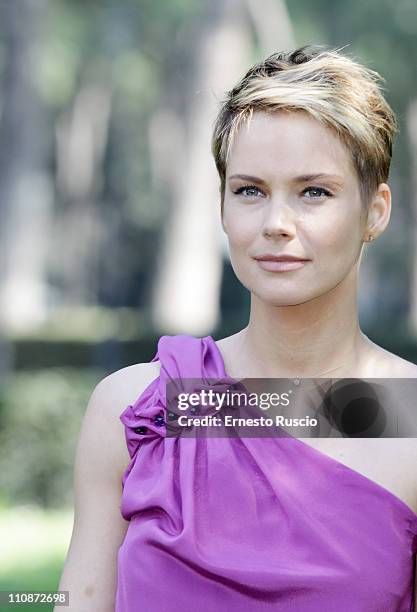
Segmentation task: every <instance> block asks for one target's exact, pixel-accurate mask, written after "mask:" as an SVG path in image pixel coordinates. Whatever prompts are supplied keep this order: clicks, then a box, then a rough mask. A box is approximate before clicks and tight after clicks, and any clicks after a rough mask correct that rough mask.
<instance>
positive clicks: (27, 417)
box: [0, 368, 102, 508]
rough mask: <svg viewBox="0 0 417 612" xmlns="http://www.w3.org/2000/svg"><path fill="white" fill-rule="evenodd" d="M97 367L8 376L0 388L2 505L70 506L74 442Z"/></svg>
mask: <svg viewBox="0 0 417 612" xmlns="http://www.w3.org/2000/svg"><path fill="white" fill-rule="evenodd" d="M100 378H102V373H101V372H98V371H78V370H72V369H59V368H55V369H49V370H40V371H35V372H19V373H16V374H13V375H10V376H9V378H8V379H7V380H5V381H4V382H3V383H2V386H1V389H0V465H1V466H2V469H1V471H0V491H1V496H2V503H3V504H10V505H11V504H20V503H28V502H29V503H33V502H35V503H38V504H40V505H41V506H44V507H55V508H59V507H63V506H68V505H72V499H73V498H72V496H73V482H72V481H73V463H74V454H75V447H76V442H77V439H78V433H79V429H80V425H81V420H82V417H83V415H84V412H85V409H86V406H87V403H88V399H89V396H90V394H91V393H92V390H93V388H94V386H95V385H96V384H97V382H98V381H99V380H100Z"/></svg>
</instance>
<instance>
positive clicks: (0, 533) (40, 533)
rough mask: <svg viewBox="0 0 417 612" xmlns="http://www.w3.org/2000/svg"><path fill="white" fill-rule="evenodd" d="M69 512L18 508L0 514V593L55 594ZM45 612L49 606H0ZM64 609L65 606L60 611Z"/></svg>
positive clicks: (0, 607) (68, 532)
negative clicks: (53, 592)
mask: <svg viewBox="0 0 417 612" xmlns="http://www.w3.org/2000/svg"><path fill="white" fill-rule="evenodd" d="M72 519H73V515H72V511H71V510H68V511H51V510H49V511H46V510H42V509H41V508H37V507H34V506H22V507H15V508H10V509H2V510H1V511H0V591H31V592H40V591H56V590H57V589H58V584H59V579H60V575H61V572H62V567H63V564H64V560H65V556H66V553H67V549H68V545H69V541H70V538H71V531H72ZM29 609H31V610H36V612H47V611H48V612H49V611H52V610H53V604H36V605H35V604H1V603H0V610H1V612H6V611H7V612H9V611H12V610H29ZM62 609H63V610H65V607H63V608H62Z"/></svg>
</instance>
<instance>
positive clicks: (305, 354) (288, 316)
mask: <svg viewBox="0 0 417 612" xmlns="http://www.w3.org/2000/svg"><path fill="white" fill-rule="evenodd" d="M356 284H357V283H356V277H355V276H354V275H353V274H352V277H351V278H350V277H349V275H348V276H347V277H346V278H345V279H344V280H343V281H342V282H341V283H339V284H338V285H337V286H336V287H335V288H333V289H332V290H330V291H328V292H327V293H325V294H323V295H320V296H319V297H317V298H314V299H312V300H309V301H308V302H305V303H303V304H297V305H295V306H273V305H270V304H267V303H265V302H264V301H261V300H260V299H259V298H258V297H257V296H256V295H254V294H252V296H251V314H250V320H249V323H248V326H247V327H246V328H245V329H243V330H242V331H241V332H240V334H239V339H238V343H239V346H238V347H237V348H238V351H239V355H241V359H240V366H239V367H240V368H241V369H242V371H244V372H249V373H250V374H248V375H247V376H248V377H249V376H250V377H253V378H257V377H266V378H278V377H283V378H302V377H304V378H314V377H315V376H317V377H319V376H320V375H321V374H322V375H323V376H324V373H325V372H328V371H329V370H330V372H329V373H328V377H329V378H332V377H334V378H342V377H344V376H350V375H352V374H350V372H351V371H352V369H353V368H355V369H357V367H358V364H359V361H360V357H361V355H362V354H363V353H364V351H365V350H366V348H368V347H369V344H370V341H369V339H368V338H367V337H366V336H365V335H364V334H363V333H362V331H361V329H360V326H359V321H358V314H357V295H356Z"/></svg>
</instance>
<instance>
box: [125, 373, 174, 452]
mask: <svg viewBox="0 0 417 612" xmlns="http://www.w3.org/2000/svg"><path fill="white" fill-rule="evenodd" d="M165 413H166V409H165V403H164V399H163V398H162V397H161V393H160V385H159V379H158V378H156V379H155V380H153V381H152V382H151V384H150V385H149V386H148V387H147V388H146V389H145V391H144V392H143V393H142V395H141V396H140V397H139V398H138V399H137V400H136V402H135V403H134V404H129V406H127V407H126V408H125V410H124V411H123V412H122V414H121V415H120V417H119V418H120V420H121V422H122V423H123V425H124V426H125V436H126V443H127V448H128V451H129V455H130V457H131V459H133V458H134V456H135V455H136V453H137V451H138V448H139V445H140V443H141V442H142V441H143V440H145V439H150V438H159V437H165V436H166V427H165V419H166V417H165Z"/></svg>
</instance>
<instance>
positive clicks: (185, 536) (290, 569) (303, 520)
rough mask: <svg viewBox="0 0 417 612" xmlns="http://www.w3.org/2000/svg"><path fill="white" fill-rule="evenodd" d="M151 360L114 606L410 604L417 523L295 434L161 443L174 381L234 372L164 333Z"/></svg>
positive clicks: (315, 611) (135, 419)
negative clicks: (156, 368)
mask: <svg viewBox="0 0 417 612" xmlns="http://www.w3.org/2000/svg"><path fill="white" fill-rule="evenodd" d="M157 360H159V362H160V375H159V377H158V378H156V379H155V380H154V381H152V383H151V384H150V385H149V386H148V387H147V388H146V389H145V390H144V392H143V393H142V394H141V396H140V397H139V398H138V399H137V400H136V402H135V403H134V404H132V405H129V406H127V407H126V409H125V410H124V411H123V413H122V414H121V416H120V420H121V421H122V423H123V424H124V427H125V435H126V442H127V446H128V450H129V454H130V457H131V462H130V464H129V465H128V467H127V468H126V471H125V472H124V474H123V478H122V487H123V492H122V499H121V507H120V509H121V514H122V516H123V517H124V518H125V519H126V520H128V521H130V523H129V526H128V529H127V532H126V536H125V538H124V541H123V543H122V545H121V546H120V548H119V550H118V559H117V592H116V607H115V610H116V612H194V611H195V610H196V609H198V610H199V612H218V611H219V610H224V611H227V612H261V611H272V610H274V611H275V610H277V611H278V610H279V611H283V612H284V611H285V612H289V611H293V612H326V611H329V612H410V610H413V603H412V599H413V572H414V554H415V552H416V550H417V515H416V514H415V513H414V512H413V511H412V510H411V508H410V507H409V506H408V505H407V504H405V502H403V501H402V500H400V498H398V497H397V496H395V495H394V494H393V493H390V492H389V491H388V490H387V489H385V488H384V487H382V486H381V485H379V484H377V483H376V482H374V481H372V480H370V479H368V478H367V477H365V476H363V475H361V474H360V473H359V472H356V471H355V470H353V469H351V468H349V467H347V466H345V465H343V464H342V463H340V462H338V461H336V460H335V459H332V458H331V457H329V456H327V455H325V454H324V453H322V452H321V451H318V450H316V449H314V448H312V447H311V446H309V445H308V444H306V443H304V442H302V441H301V440H299V439H297V438H294V437H291V436H290V437H282V438H280V437H277V438H224V437H223V438H213V437H212V438H181V437H180V438H169V437H166V429H165V426H164V425H161V416H163V417H164V418H166V416H167V415H166V405H165V401H166V395H165V393H166V388H165V385H166V383H167V382H168V381H169V380H170V379H171V378H181V377H183V378H204V377H208V378H216V377H219V378H220V377H225V376H227V373H226V372H225V366H224V362H223V359H222V356H221V353H220V351H219V349H218V347H217V345H216V343H215V341H214V339H213V338H212V337H211V336H206V337H204V338H194V337H192V336H189V335H185V334H180V335H176V336H162V337H161V338H160V339H159V341H158V348H157V352H156V355H155V357H154V358H153V359H152V361H157ZM141 427H146V428H147V429H146V433H139V432H138V431H137V429H138V428H141ZM135 430H136V431H135ZM139 431H141V432H143V431H144V430H142V429H140V430H139Z"/></svg>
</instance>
